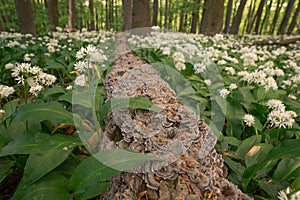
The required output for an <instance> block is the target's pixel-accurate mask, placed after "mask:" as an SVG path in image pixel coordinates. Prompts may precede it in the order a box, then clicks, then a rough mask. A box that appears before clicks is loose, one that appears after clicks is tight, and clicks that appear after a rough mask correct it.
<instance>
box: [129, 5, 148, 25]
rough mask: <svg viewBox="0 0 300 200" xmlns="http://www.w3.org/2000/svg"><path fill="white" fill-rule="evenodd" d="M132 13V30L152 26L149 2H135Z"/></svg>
mask: <svg viewBox="0 0 300 200" xmlns="http://www.w3.org/2000/svg"><path fill="white" fill-rule="evenodd" d="M132 13H133V16H132V28H141V27H150V26H151V19H150V1H149V0H134V1H133V8H132Z"/></svg>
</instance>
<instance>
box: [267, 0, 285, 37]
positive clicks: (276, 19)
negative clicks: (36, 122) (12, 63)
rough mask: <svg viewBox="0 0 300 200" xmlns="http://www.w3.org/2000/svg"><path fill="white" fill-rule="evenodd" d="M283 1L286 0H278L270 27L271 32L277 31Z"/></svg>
mask: <svg viewBox="0 0 300 200" xmlns="http://www.w3.org/2000/svg"><path fill="white" fill-rule="evenodd" d="M283 3H284V0H282V1H280V0H278V1H277V5H276V9H275V14H274V17H273V20H272V24H271V27H270V34H274V31H275V27H276V24H277V21H278V17H279V14H280V10H281V8H282V6H283Z"/></svg>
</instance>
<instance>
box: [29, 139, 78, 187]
mask: <svg viewBox="0 0 300 200" xmlns="http://www.w3.org/2000/svg"><path fill="white" fill-rule="evenodd" d="M77 145H79V142H78V141H77V140H75V139H74V138H73V137H71V136H63V135H54V136H52V137H50V138H49V139H48V140H45V141H43V142H41V143H40V145H38V146H37V147H36V148H35V149H34V150H33V151H32V152H31V154H30V155H29V157H28V160H27V162H26V166H25V171H24V179H25V180H26V182H27V183H28V184H32V183H34V182H36V181H37V180H39V179H40V178H41V177H43V176H44V175H45V174H47V173H49V172H50V171H51V170H53V169H54V168H55V167H57V166H58V165H60V164H61V163H62V162H64V161H65V160H66V159H67V158H68V156H69V155H70V153H71V152H72V150H73V148H74V147H75V146H77Z"/></svg>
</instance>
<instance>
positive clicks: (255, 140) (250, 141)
mask: <svg viewBox="0 0 300 200" xmlns="http://www.w3.org/2000/svg"><path fill="white" fill-rule="evenodd" d="M260 141H261V135H253V136H251V137H249V138H247V139H245V140H244V141H242V144H241V145H240V146H239V147H238V148H237V150H236V153H237V154H238V155H239V156H240V158H244V157H245V156H246V154H247V153H248V151H249V150H250V149H251V147H252V146H254V145H256V144H259V143H260Z"/></svg>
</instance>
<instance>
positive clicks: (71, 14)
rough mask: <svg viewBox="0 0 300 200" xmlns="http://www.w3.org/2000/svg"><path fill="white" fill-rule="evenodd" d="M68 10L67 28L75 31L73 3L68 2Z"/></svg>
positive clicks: (72, 1) (71, 1)
mask: <svg viewBox="0 0 300 200" xmlns="http://www.w3.org/2000/svg"><path fill="white" fill-rule="evenodd" d="M68 10H69V17H68V26H69V29H70V30H72V29H75V26H76V21H77V20H76V8H75V1H74V0H68Z"/></svg>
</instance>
